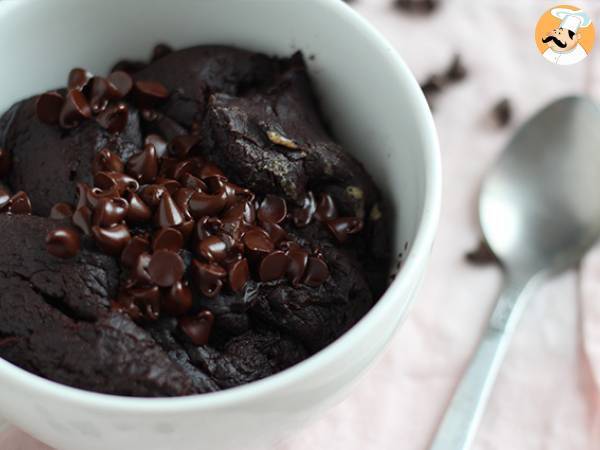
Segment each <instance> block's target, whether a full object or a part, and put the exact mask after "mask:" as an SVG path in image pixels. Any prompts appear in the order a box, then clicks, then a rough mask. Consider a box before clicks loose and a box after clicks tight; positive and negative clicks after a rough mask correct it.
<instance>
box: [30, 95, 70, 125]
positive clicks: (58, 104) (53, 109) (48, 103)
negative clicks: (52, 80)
mask: <svg viewBox="0 0 600 450" xmlns="http://www.w3.org/2000/svg"><path fill="white" fill-rule="evenodd" d="M64 103H65V99H64V98H63V96H62V95H60V94H59V93H58V92H46V93H45V94H42V95H40V96H39V97H38V99H37V101H36V103H35V113H36V116H37V118H38V119H39V121H40V122H43V123H45V124H48V125H56V124H57V123H58V121H59V118H60V112H61V110H62V108H63V105H64Z"/></svg>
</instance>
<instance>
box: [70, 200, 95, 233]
mask: <svg viewBox="0 0 600 450" xmlns="http://www.w3.org/2000/svg"><path fill="white" fill-rule="evenodd" d="M71 221H72V222H73V225H75V226H76V227H78V228H79V229H80V230H81V231H82V232H83V233H84V234H85V235H86V236H89V235H90V234H91V233H92V210H91V209H90V208H89V207H87V206H81V207H79V208H77V209H76V210H75V212H74V213H73V217H72V218H71Z"/></svg>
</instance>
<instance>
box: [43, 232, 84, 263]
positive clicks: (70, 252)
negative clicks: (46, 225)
mask: <svg viewBox="0 0 600 450" xmlns="http://www.w3.org/2000/svg"><path fill="white" fill-rule="evenodd" d="M80 248H81V240H80V238H79V233H77V231H75V230H74V229H73V228H70V227H60V228H56V229H55V230H52V231H50V232H49V233H48V234H47V235H46V249H47V250H48V253H50V254H51V255H54V256H56V257H58V258H65V259H67V258H73V257H74V256H76V255H77V253H79V249H80Z"/></svg>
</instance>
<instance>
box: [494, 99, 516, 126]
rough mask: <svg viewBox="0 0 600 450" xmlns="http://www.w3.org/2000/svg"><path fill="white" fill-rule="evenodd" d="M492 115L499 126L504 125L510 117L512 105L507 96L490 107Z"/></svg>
mask: <svg viewBox="0 0 600 450" xmlns="http://www.w3.org/2000/svg"><path fill="white" fill-rule="evenodd" d="M492 115H493V117H494V120H495V122H496V124H497V125H498V126H499V127H505V126H506V125H508V124H509V122H510V120H511V119H512V106H511V103H510V100H508V99H507V98H505V99H502V100H500V101H499V102H498V103H496V104H495V105H494V107H493V108H492Z"/></svg>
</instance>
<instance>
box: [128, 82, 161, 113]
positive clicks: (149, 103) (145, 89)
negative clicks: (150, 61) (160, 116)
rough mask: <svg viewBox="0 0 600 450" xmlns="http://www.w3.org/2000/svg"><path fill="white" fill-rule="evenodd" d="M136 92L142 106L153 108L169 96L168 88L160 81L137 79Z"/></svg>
mask: <svg viewBox="0 0 600 450" xmlns="http://www.w3.org/2000/svg"><path fill="white" fill-rule="evenodd" d="M134 93H135V100H136V103H137V104H138V106H139V107H140V108H152V107H154V106H156V105H157V104H158V103H160V102H161V101H164V100H166V99H167V98H168V97H169V91H168V90H167V88H166V87H164V86H163V85H162V84H161V83H159V82H158V81H147V80H137V81H136V82H135V83H134Z"/></svg>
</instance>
